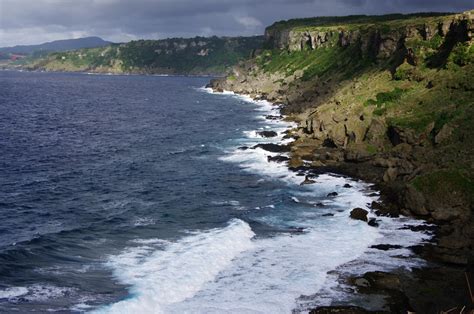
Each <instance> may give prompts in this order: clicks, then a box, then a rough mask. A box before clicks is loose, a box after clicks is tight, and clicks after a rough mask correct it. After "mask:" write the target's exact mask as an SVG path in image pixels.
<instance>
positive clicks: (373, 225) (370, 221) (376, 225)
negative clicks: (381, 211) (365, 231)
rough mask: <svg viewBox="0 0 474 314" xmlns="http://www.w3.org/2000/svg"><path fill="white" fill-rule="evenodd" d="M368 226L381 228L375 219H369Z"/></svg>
mask: <svg viewBox="0 0 474 314" xmlns="http://www.w3.org/2000/svg"><path fill="white" fill-rule="evenodd" d="M368 225H369V226H371V227H378V226H379V223H378V222H377V219H375V218H370V219H369V222H368Z"/></svg>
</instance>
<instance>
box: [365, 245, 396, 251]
mask: <svg viewBox="0 0 474 314" xmlns="http://www.w3.org/2000/svg"><path fill="white" fill-rule="evenodd" d="M370 248H372V249H377V250H381V251H388V250H396V249H401V248H402V246H401V245H392V244H377V245H372V246H371V247H370Z"/></svg>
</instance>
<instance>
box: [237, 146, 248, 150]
mask: <svg viewBox="0 0 474 314" xmlns="http://www.w3.org/2000/svg"><path fill="white" fill-rule="evenodd" d="M239 149H240V150H247V149H249V148H248V147H247V146H240V147H239Z"/></svg>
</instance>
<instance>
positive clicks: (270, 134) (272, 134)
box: [257, 131, 278, 137]
mask: <svg viewBox="0 0 474 314" xmlns="http://www.w3.org/2000/svg"><path fill="white" fill-rule="evenodd" d="M257 134H258V135H260V136H261V137H275V136H278V133H277V132H275V131H260V132H257Z"/></svg>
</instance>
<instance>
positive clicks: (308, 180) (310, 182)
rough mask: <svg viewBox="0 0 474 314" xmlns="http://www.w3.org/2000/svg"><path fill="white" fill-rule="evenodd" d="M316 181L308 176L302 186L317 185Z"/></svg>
mask: <svg viewBox="0 0 474 314" xmlns="http://www.w3.org/2000/svg"><path fill="white" fill-rule="evenodd" d="M315 183H316V181H314V180H312V179H311V178H310V177H309V176H306V177H305V179H304V181H303V182H301V183H300V185H307V184H315Z"/></svg>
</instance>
